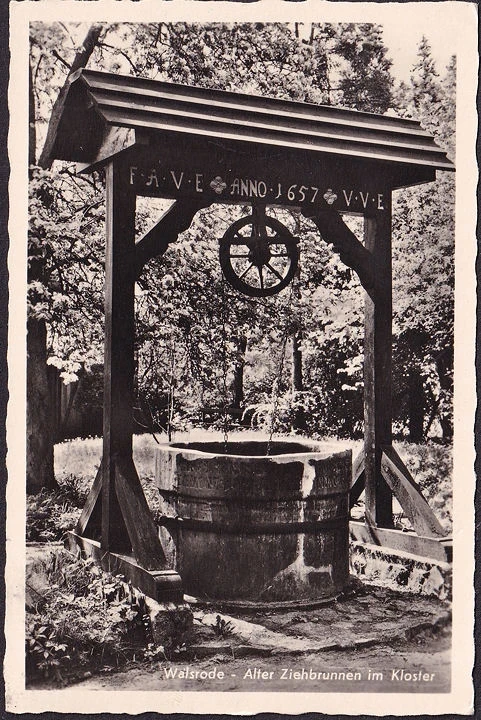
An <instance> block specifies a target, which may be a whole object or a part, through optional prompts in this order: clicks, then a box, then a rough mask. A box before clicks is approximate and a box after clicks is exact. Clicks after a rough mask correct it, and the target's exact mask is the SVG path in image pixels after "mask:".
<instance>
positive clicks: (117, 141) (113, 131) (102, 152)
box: [77, 126, 136, 173]
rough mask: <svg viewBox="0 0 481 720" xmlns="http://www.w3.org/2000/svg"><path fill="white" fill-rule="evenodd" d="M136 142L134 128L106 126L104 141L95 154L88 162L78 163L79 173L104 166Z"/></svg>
mask: <svg viewBox="0 0 481 720" xmlns="http://www.w3.org/2000/svg"><path fill="white" fill-rule="evenodd" d="M135 144H136V137H135V130H133V129H132V128H124V127H113V126H106V127H105V128H104V130H103V136H102V141H101V143H100V147H99V148H98V149H97V151H96V153H95V155H93V156H92V159H91V160H90V162H88V163H78V164H77V172H78V173H90V172H92V171H93V170H96V169H97V168H100V167H103V166H104V165H105V164H106V163H107V162H108V161H109V160H110V159H112V158H113V157H114V156H115V155H118V154H119V153H120V152H123V151H124V150H127V149H128V148H131V147H133V146H134V145H135Z"/></svg>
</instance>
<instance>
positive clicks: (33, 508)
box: [27, 475, 88, 542]
mask: <svg viewBox="0 0 481 720" xmlns="http://www.w3.org/2000/svg"><path fill="white" fill-rule="evenodd" d="M87 494H88V488H87V486H86V483H84V482H83V481H81V480H79V479H78V478H76V477H75V476H73V475H69V476H67V477H65V478H63V480H62V483H61V484H59V486H58V488H57V489H56V490H45V489H44V490H42V491H41V492H39V493H38V494H37V495H28V496H27V541H28V542H50V541H53V540H60V539H61V537H62V535H63V534H64V532H65V531H66V530H71V529H72V528H73V527H74V526H75V524H76V522H77V520H78V518H79V515H80V510H81V508H82V507H83V505H84V503H85V500H86V498H87Z"/></svg>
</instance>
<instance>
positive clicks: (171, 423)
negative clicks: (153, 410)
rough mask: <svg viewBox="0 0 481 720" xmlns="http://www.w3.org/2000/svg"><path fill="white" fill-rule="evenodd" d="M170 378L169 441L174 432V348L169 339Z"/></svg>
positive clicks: (168, 394)
mask: <svg viewBox="0 0 481 720" xmlns="http://www.w3.org/2000/svg"><path fill="white" fill-rule="evenodd" d="M169 361H170V378H169V385H168V390H167V438H168V441H169V443H170V442H172V436H173V432H174V382H175V378H174V370H175V348H174V343H173V342H172V340H171V343H170V355H169Z"/></svg>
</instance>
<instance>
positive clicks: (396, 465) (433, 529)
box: [381, 446, 446, 537]
mask: <svg viewBox="0 0 481 720" xmlns="http://www.w3.org/2000/svg"><path fill="white" fill-rule="evenodd" d="M382 451H383V452H382V457H381V472H382V476H383V478H384V479H385V481H386V483H387V484H388V485H389V487H390V488H391V490H392V492H393V493H394V495H395V496H396V498H397V499H398V501H399V503H400V505H401V507H402V509H403V510H404V512H405V513H406V515H407V517H408V518H409V521H410V523H411V525H412V526H413V529H414V531H415V532H416V533H417V534H418V535H420V536H425V537H444V536H445V535H446V533H445V531H444V529H443V527H442V525H441V523H440V522H439V520H438V519H437V517H436V516H435V514H434V512H433V511H432V510H431V508H430V507H429V505H428V503H427V501H426V499H425V498H424V497H423V495H422V493H421V490H420V488H419V486H418V485H417V483H416V482H415V481H414V479H413V478H412V477H411V474H410V472H409V470H408V469H407V468H406V466H405V465H404V463H403V461H402V460H401V458H400V457H399V455H398V454H397V452H396V451H395V450H394V448H393V447H392V446H384V447H383V448H382Z"/></svg>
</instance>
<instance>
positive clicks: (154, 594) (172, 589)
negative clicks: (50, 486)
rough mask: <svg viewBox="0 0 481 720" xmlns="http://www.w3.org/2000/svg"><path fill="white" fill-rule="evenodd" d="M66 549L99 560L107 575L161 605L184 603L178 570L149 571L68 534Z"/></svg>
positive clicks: (95, 544)
mask: <svg viewBox="0 0 481 720" xmlns="http://www.w3.org/2000/svg"><path fill="white" fill-rule="evenodd" d="M65 546H66V548H67V550H69V552H71V553H73V554H75V555H76V554H78V553H79V552H80V554H81V555H82V556H83V557H89V558H92V559H93V560H95V562H96V563H97V564H98V565H100V566H101V567H102V568H103V569H104V570H106V571H107V572H110V573H112V574H113V575H122V576H123V577H124V578H125V581H126V582H131V583H132V585H133V586H134V587H136V588H138V589H139V590H140V591H141V592H143V593H144V595H147V597H150V598H153V599H154V600H156V601H157V602H182V601H183V590H182V579H181V577H180V575H179V574H178V573H177V572H175V570H146V569H145V568H143V567H141V566H140V565H138V563H137V562H136V561H135V560H134V558H133V557H131V556H129V555H121V554H119V553H114V552H104V551H103V550H102V549H101V547H100V542H97V541H96V540H91V539H90V538H85V537H82V536H80V535H78V534H77V533H75V532H69V533H67V536H66V540H65Z"/></svg>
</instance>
